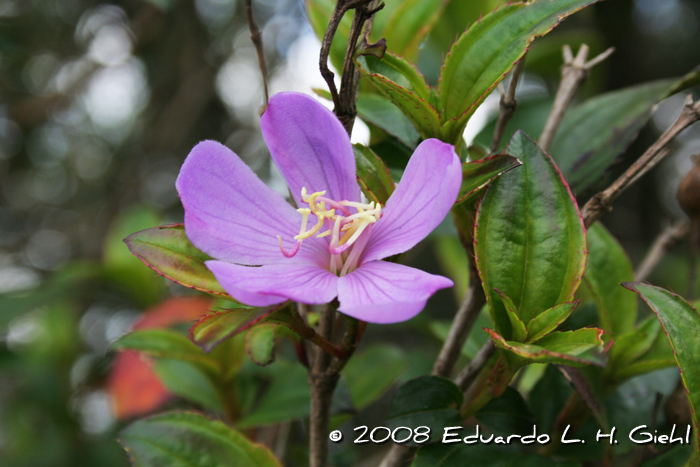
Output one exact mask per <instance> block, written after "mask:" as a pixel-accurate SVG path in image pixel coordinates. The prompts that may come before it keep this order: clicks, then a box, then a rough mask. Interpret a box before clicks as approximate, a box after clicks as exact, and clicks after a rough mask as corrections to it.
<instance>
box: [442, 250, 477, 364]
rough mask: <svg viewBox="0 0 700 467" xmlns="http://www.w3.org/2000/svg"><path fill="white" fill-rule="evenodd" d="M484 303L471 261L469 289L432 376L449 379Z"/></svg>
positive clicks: (474, 267)
mask: <svg viewBox="0 0 700 467" xmlns="http://www.w3.org/2000/svg"><path fill="white" fill-rule="evenodd" d="M484 303H486V296H485V295H484V289H483V287H481V281H480V280H479V274H478V272H477V271H476V266H475V265H474V263H473V261H470V262H469V288H468V289H467V293H465V294H464V299H463V300H462V303H461V304H460V306H459V309H458V310H457V313H456V314H455V317H454V320H453V321H452V326H451V327H450V332H449V334H448V335H447V339H445V342H444V344H443V345H442V348H441V349H440V353H439V354H438V357H437V359H436V360H435V364H434V365H433V372H432V374H433V375H436V376H442V377H445V378H449V377H450V374H451V373H452V370H453V369H454V366H455V364H456V363H457V359H459V355H460V353H461V351H462V347H464V343H465V341H466V340H467V336H469V333H470V332H471V330H472V328H473V327H474V323H475V322H476V319H477V318H478V317H479V312H480V311H481V307H483V306H484Z"/></svg>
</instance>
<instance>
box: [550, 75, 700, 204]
mask: <svg viewBox="0 0 700 467" xmlns="http://www.w3.org/2000/svg"><path fill="white" fill-rule="evenodd" d="M699 80H700V70H694V71H693V72H691V73H689V74H687V75H686V76H684V77H682V78H680V79H669V80H662V81H654V82H651V83H644V84H640V85H638V86H633V87H629V88H625V89H621V90H617V91H612V92H608V93H605V94H601V95H599V96H596V97H593V98H591V99H588V100H587V101H585V102H584V103H582V104H580V105H578V106H576V107H573V108H571V109H569V110H568V111H567V113H566V116H565V117H564V120H563V121H562V123H561V126H560V127H559V130H558V131H557V136H556V137H555V138H554V141H553V142H552V146H551V148H550V152H551V154H552V157H553V158H554V160H555V161H556V162H557V164H558V165H559V167H560V168H561V171H562V172H563V173H564V175H565V176H566V179H567V180H568V182H569V183H570V184H571V186H572V188H574V189H575V190H576V191H578V192H581V191H583V190H585V189H586V188H588V187H590V186H592V185H593V184H595V183H596V182H597V181H598V180H600V178H601V176H602V175H603V173H604V172H605V171H606V170H607V168H608V167H609V166H610V164H612V163H613V162H614V161H615V159H616V158H617V156H618V155H620V154H621V153H622V152H623V151H624V150H625V149H626V148H627V146H629V144H630V143H631V142H632V141H633V140H634V139H635V138H636V136H637V134H638V133H639V131H640V130H641V129H642V127H644V125H646V123H647V122H648V121H649V118H650V117H651V115H652V113H653V111H654V109H655V107H656V105H657V104H658V103H659V102H661V101H662V100H664V99H665V98H667V97H669V96H670V95H672V94H675V93H676V92H679V91H681V90H683V89H686V88H687V87H689V86H692V85H695V84H697V83H698V81H699Z"/></svg>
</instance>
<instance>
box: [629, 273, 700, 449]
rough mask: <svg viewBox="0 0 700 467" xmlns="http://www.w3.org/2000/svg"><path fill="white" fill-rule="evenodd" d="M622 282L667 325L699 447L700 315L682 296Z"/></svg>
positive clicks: (640, 284)
mask: <svg viewBox="0 0 700 467" xmlns="http://www.w3.org/2000/svg"><path fill="white" fill-rule="evenodd" d="M622 285H623V286H624V287H626V288H628V289H629V290H632V291H633V292H637V293H638V294H639V295H641V297H642V298H643V299H644V301H645V302H646V303H647V305H649V307H650V308H651V309H652V310H653V311H654V313H656V316H657V317H658V318H659V321H660V322H661V325H662V326H663V327H664V331H665V332H666V336H667V337H668V340H669V342H670V343H671V347H672V348H673V354H674V356H675V358H676V363H677V364H678V368H680V370H681V379H682V380H683V384H684V385H685V389H686V390H687V391H688V400H689V401H690V409H691V413H692V415H693V425H694V436H695V446H696V450H697V446H698V441H699V440H700V424H699V423H698V413H697V411H698V410H700V339H698V336H700V314H698V312H697V311H696V310H695V308H693V307H692V305H690V304H689V303H688V302H686V301H685V300H683V298H681V297H680V296H679V295H676V294H674V293H671V292H669V291H667V290H664V289H662V288H659V287H654V286H653V285H649V284H644V283H641V282H628V283H625V284H622Z"/></svg>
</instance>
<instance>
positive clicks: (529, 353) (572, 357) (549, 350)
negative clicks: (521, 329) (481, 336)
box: [486, 329, 603, 370]
mask: <svg viewBox="0 0 700 467" xmlns="http://www.w3.org/2000/svg"><path fill="white" fill-rule="evenodd" d="M486 332H488V333H489V334H490V335H491V338H492V339H493V342H494V344H496V347H497V348H499V349H501V350H502V351H503V355H505V357H506V360H507V361H508V364H509V366H510V368H511V369H513V370H516V369H518V368H520V367H522V366H525V365H527V364H529V363H561V364H564V365H570V366H582V365H589V364H595V365H602V363H603V360H602V358H601V356H600V354H602V350H603V341H602V340H601V339H600V334H601V333H602V331H601V330H599V329H578V330H576V331H568V332H555V333H552V334H550V335H548V336H546V337H545V338H544V339H542V340H541V341H540V342H538V345H534V344H521V343H518V342H512V341H506V340H505V339H504V338H503V337H501V336H499V335H498V334H497V333H495V332H494V331H492V330H490V329H489V330H487V331H486ZM545 339H546V340H545ZM543 341H544V342H543Z"/></svg>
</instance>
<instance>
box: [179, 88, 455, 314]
mask: <svg viewBox="0 0 700 467" xmlns="http://www.w3.org/2000/svg"><path fill="white" fill-rule="evenodd" d="M261 124H262V132H263V136H264V138H265V141H266V142H267V146H268V148H269V149H270V153H271V155H272V158H273V160H274V161H275V163H276V164H277V167H279V169H280V171H281V172H282V175H283V176H284V178H285V180H286V181H287V184H288V185H289V189H290V191H291V193H292V196H293V197H294V201H295V202H296V205H297V206H298V207H299V209H298V210H296V209H294V208H293V207H292V206H291V205H290V204H289V203H287V202H286V201H285V200H284V198H283V197H282V196H281V195H280V194H278V193H276V192H274V191H273V190H271V189H270V188H268V187H267V186H266V185H265V184H263V182H261V181H260V180H259V179H258V178H257V177H256V176H255V174H253V172H252V171H251V170H250V169H249V168H248V166H246V165H245V163H243V162H242V161H241V160H240V159H239V158H238V156H236V155H235V154H234V153H233V152H231V151H230V150H229V149H228V148H226V147H225V146H223V145H221V144H219V143H216V142H213V141H204V142H202V143H199V144H198V145H197V146H195V147H194V149H192V152H190V154H189V156H187V160H185V163H184V164H183V166H182V169H181V171H180V175H179V176H178V179H177V183H176V186H177V190H178V192H179V194H180V199H181V200H182V204H183V206H184V208H185V230H186V232H187V236H188V237H189V239H190V241H192V243H193V244H194V245H195V246H196V247H197V248H199V249H200V250H202V251H203V252H205V253H207V254H208V255H210V256H211V257H213V258H216V260H212V261H207V263H206V264H207V267H208V268H209V269H210V270H211V271H212V272H213V273H214V275H215V276H216V278H217V280H218V281H219V283H220V284H221V286H222V287H223V288H224V289H225V290H226V291H227V292H228V293H229V294H231V296H233V297H235V298H236V299H237V300H239V301H240V302H242V303H245V304H247V305H251V306H268V305H272V304H275V303H281V302H283V301H285V300H287V299H291V300H294V301H297V302H302V303H307V304H311V305H316V304H324V303H328V302H330V301H332V300H333V299H334V298H335V297H338V300H339V302H340V308H339V310H340V311H341V312H343V313H345V314H346V315H349V316H353V317H355V318H357V319H360V320H363V321H368V322H371V323H395V322H399V321H404V320H407V319H410V318H412V317H413V316H415V315H417V314H418V313H419V312H420V311H421V310H422V309H423V307H424V306H425V303H426V301H427V300H428V298H430V296H431V295H432V294H433V293H435V291H436V290H438V289H442V288H445V287H450V286H452V285H453V283H452V281H451V280H449V279H447V278H445V277H441V276H435V275H432V274H428V273H425V272H423V271H420V270H418V269H414V268H411V267H408V266H403V265H400V264H396V263H390V262H387V261H381V260H382V259H384V258H387V257H389V256H392V255H396V254H398V253H403V252H404V251H406V250H409V249H410V248H412V247H414V246H415V245H416V244H417V243H418V242H419V241H421V240H422V239H423V238H425V237H426V236H427V235H428V234H429V233H430V232H431V231H432V230H433V229H434V228H435V227H436V226H437V225H438V224H439V223H440V222H441V221H442V219H443V218H444V217H445V215H446V214H447V213H448V212H449V210H450V208H451V207H452V204H453V203H454V201H455V199H456V198H457V194H458V192H459V188H460V184H461V179H462V172H461V164H460V161H459V158H458V157H457V155H456V154H455V152H454V150H453V148H452V146H450V145H449V144H445V143H442V142H440V141H438V140H436V139H429V140H426V141H423V142H422V143H421V144H420V145H419V146H418V148H416V151H415V152H414V153H413V156H412V157H411V160H410V161H409V163H408V165H407V166H406V171H405V172H404V175H403V177H402V179H401V182H400V183H399V185H398V187H397V188H396V190H395V191H394V193H393V194H392V195H391V197H390V198H389V200H388V201H387V203H386V206H380V205H375V204H374V203H364V202H362V199H361V195H360V188H359V186H358V184H357V179H356V175H355V157H354V155H353V149H352V145H351V144H350V139H349V138H348V135H347V133H346V132H345V130H344V129H343V126H342V125H341V124H340V122H339V121H338V119H337V118H336V117H335V116H334V115H333V113H331V112H330V111H329V110H328V109H326V108H325V107H323V106H322V105H321V104H319V103H317V102H316V101H315V100H313V99H312V98H310V97H308V96H306V95H303V94H296V93H282V94H277V95H275V96H274V97H273V98H272V99H271V100H270V104H269V106H268V108H267V110H266V112H265V114H264V115H263V117H262V122H261Z"/></svg>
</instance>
